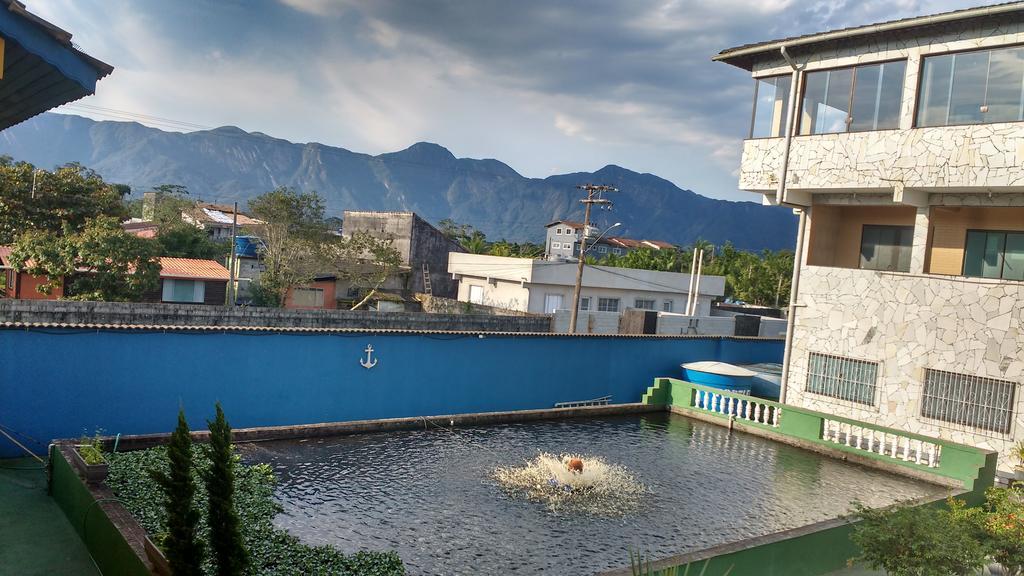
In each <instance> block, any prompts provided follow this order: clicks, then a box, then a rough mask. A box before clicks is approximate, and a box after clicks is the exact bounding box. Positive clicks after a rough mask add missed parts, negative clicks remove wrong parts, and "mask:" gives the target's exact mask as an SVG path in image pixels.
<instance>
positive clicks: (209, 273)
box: [159, 257, 231, 280]
mask: <svg viewBox="0 0 1024 576" xmlns="http://www.w3.org/2000/svg"><path fill="white" fill-rule="evenodd" d="M159 260H160V277H161V278H193V279H196V280H230V278H231V276H230V273H229V272H228V269H227V268H225V267H223V266H221V265H220V264H219V263H218V262H214V261H213V260H196V259H194V258H168V257H162V258H160V259H159Z"/></svg>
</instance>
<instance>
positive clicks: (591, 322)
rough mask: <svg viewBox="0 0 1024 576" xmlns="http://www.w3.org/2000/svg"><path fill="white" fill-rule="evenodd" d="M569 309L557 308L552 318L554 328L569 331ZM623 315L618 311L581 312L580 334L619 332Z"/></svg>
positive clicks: (578, 330)
mask: <svg viewBox="0 0 1024 576" xmlns="http://www.w3.org/2000/svg"><path fill="white" fill-rule="evenodd" d="M569 315H570V314H569V311H568V310H557V311H556V312H555V316H554V319H553V320H552V330H554V331H555V332H557V333H560V334H565V333H568V332H569ZM621 319H622V315H621V314H619V313H618V312H580V313H579V314H577V316H576V326H577V333H579V334H618V333H619V322H620V321H621Z"/></svg>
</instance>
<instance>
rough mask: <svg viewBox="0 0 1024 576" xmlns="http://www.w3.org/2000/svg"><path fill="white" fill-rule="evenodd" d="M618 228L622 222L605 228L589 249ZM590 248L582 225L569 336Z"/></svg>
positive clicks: (576, 310)
mask: <svg viewBox="0 0 1024 576" xmlns="http://www.w3.org/2000/svg"><path fill="white" fill-rule="evenodd" d="M589 221H590V206H589V205H588V206H587V218H586V222H589ZM618 226H622V222H616V223H615V224H612V225H611V226H609V227H608V228H605V230H604V232H601V235H600V236H598V237H597V240H594V243H593V244H591V245H590V248H593V247H594V246H596V245H597V243H598V242H600V241H601V238H604V235H605V234H607V233H608V231H610V230H611V229H612V228H616V227H618ZM590 248H587V226H586V224H584V225H583V237H582V238H580V257H579V262H577V263H576V286H575V288H573V291H572V311H571V312H570V313H569V333H570V334H575V333H576V320H577V317H578V316H579V313H580V291H581V290H582V287H583V266H584V263H585V260H586V259H587V251H588V250H590Z"/></svg>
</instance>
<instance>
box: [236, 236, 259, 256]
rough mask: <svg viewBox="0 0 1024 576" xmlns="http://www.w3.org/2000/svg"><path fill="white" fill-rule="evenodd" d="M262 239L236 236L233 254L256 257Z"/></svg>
mask: <svg viewBox="0 0 1024 576" xmlns="http://www.w3.org/2000/svg"><path fill="white" fill-rule="evenodd" d="M262 243H263V241H262V240H260V239H259V238H257V237H255V236H236V237H235V255H236V256H240V257H242V258H256V256H257V255H258V252H259V248H260V246H261V245H262Z"/></svg>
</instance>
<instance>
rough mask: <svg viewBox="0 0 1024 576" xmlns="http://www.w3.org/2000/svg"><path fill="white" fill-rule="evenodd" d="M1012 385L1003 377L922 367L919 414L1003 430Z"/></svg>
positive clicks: (1008, 421)
mask: <svg viewBox="0 0 1024 576" xmlns="http://www.w3.org/2000/svg"><path fill="white" fill-rule="evenodd" d="M1016 388H1017V386H1016V384H1014V383H1013V382H1008V381H1006V380H996V379H994V378H982V377H981V376H973V375H969V374H957V373H955V372H946V371H944V370H932V369H926V370H925V371H924V397H923V399H922V402H921V416H923V417H925V418H931V419H933V420H942V421H943V422H950V423H952V424H960V425H963V426H971V427H973V428H981V429H982V430H991V431H992V432H999V433H1002V434H1007V433H1009V432H1010V424H1011V422H1012V421H1013V402H1014V393H1015V391H1016Z"/></svg>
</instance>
